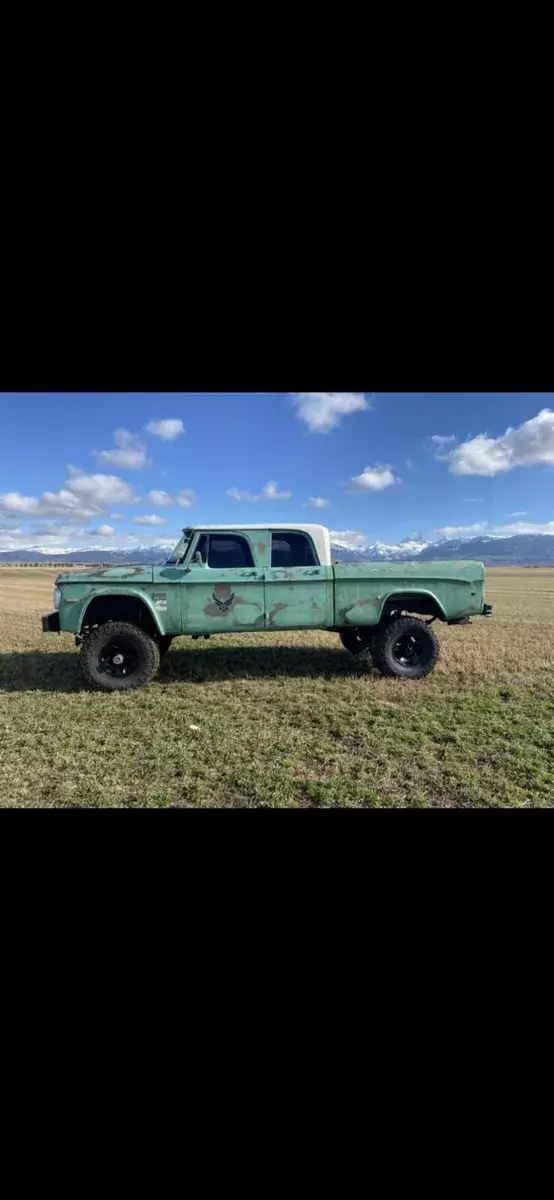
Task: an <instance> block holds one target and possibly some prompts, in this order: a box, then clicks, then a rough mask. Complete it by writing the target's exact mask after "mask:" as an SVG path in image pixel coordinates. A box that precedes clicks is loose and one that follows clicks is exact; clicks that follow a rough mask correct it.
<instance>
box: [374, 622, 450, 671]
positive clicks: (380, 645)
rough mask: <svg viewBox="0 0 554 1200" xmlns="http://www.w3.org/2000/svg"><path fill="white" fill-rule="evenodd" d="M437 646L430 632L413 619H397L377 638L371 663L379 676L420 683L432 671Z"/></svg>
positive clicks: (428, 628)
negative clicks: (380, 673) (389, 676)
mask: <svg viewBox="0 0 554 1200" xmlns="http://www.w3.org/2000/svg"><path fill="white" fill-rule="evenodd" d="M438 657H439V643H438V641H437V639H436V637H435V634H434V633H433V630H432V629H431V628H430V626H429V625H427V624H426V622H425V621H419V620H418V619H417V617H399V618H398V620H396V621H391V622H390V624H389V625H387V626H386V627H385V629H384V630H383V631H382V632H381V633H380V634H378V635H377V637H376V638H375V643H374V654H373V660H374V662H375V666H376V667H378V668H379V670H380V671H381V672H382V674H383V675H397V676H399V677H402V678H405V679H422V678H423V676H424V675H428V674H429V672H430V671H432V670H433V667H434V666H435V663H436V661H437V659H438Z"/></svg>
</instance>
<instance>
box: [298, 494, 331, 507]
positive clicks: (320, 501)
mask: <svg viewBox="0 0 554 1200" xmlns="http://www.w3.org/2000/svg"><path fill="white" fill-rule="evenodd" d="M303 507H304V508H328V507H329V501H328V500H325V499H324V497H323V496H310V499H309V500H306V503H305V504H304V505H303Z"/></svg>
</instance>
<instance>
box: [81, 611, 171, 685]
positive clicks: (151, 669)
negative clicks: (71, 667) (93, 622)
mask: <svg viewBox="0 0 554 1200" xmlns="http://www.w3.org/2000/svg"><path fill="white" fill-rule="evenodd" d="M118 641H121V642H123V643H124V644H125V645H127V646H129V648H130V649H131V650H132V654H133V656H134V659H135V663H136V666H135V669H133V671H132V673H130V674H128V675H110V674H108V673H107V671H106V670H105V669H104V668H103V666H102V664H101V657H102V652H103V651H105V650H106V649H107V647H109V646H110V643H111V642H113V643H115V644H116V645H117V643H118ZM159 666H160V651H159V649H158V646H157V645H156V642H155V641H154V638H152V637H150V635H149V634H148V633H145V632H144V630H143V629H139V626H138V625H133V624H131V623H130V622H127V621H106V622H105V623H104V624H103V625H99V626H98V628H97V629H94V630H92V632H91V633H89V635H88V637H87V638H85V640H84V642H83V646H82V649H81V668H82V672H83V675H84V678H85V681H86V682H87V683H88V685H89V687H92V688H95V689H96V690H97V691H101V692H121V691H124V690H125V691H128V690H130V689H131V688H137V687H141V686H142V685H143V684H145V683H150V681H151V680H152V679H153V678H154V676H155V675H156V674H157V672H158V670H159Z"/></svg>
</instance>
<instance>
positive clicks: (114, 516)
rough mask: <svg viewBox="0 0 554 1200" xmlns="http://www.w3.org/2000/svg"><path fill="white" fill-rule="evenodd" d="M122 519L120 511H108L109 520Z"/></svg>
mask: <svg viewBox="0 0 554 1200" xmlns="http://www.w3.org/2000/svg"><path fill="white" fill-rule="evenodd" d="M122 520H123V517H122V515H121V513H110V521H122Z"/></svg>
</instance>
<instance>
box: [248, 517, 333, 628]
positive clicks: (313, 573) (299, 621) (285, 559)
mask: <svg viewBox="0 0 554 1200" xmlns="http://www.w3.org/2000/svg"><path fill="white" fill-rule="evenodd" d="M269 561H270V566H269V567H266V571H265V609H266V629H306V628H309V629H320V628H325V627H326V626H330V625H332V624H333V580H332V574H333V572H332V568H331V567H322V566H321V565H320V563H319V560H318V558H317V554H316V550H315V547H314V544H313V542H312V539H311V538H310V537H309V536H308V534H307V533H302V532H300V530H298V531H297V530H294V531H293V530H290V529H284V530H282V531H276V530H272V533H271V545H270V559H269Z"/></svg>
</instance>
